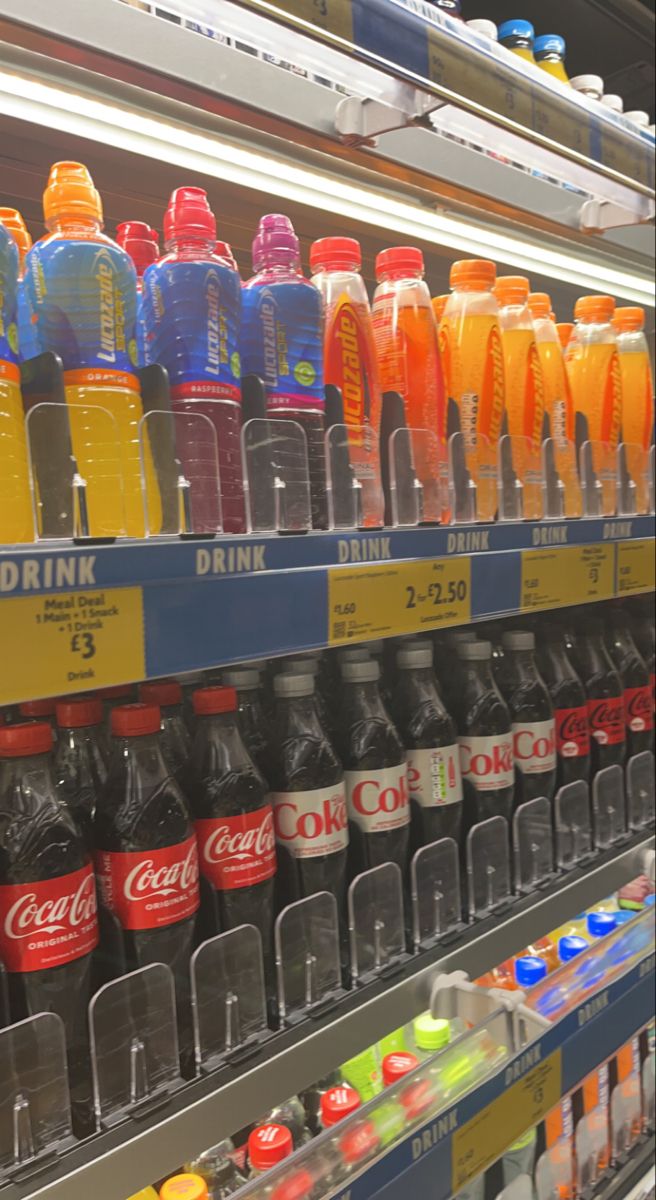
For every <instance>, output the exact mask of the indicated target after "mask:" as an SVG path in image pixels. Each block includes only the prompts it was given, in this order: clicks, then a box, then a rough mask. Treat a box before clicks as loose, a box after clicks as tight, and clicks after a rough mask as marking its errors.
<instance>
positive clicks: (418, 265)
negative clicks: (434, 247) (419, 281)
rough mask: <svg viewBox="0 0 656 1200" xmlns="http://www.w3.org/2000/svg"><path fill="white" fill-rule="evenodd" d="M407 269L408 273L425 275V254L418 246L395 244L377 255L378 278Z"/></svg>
mask: <svg viewBox="0 0 656 1200" xmlns="http://www.w3.org/2000/svg"><path fill="white" fill-rule="evenodd" d="M405 271H407V273H408V275H423V272H424V256H423V254H422V252H421V250H418V249H417V247H416V246H393V247H392V249H391V250H381V252H380V254H378V255H376V279H382V277H383V275H391V274H398V273H400V272H405Z"/></svg>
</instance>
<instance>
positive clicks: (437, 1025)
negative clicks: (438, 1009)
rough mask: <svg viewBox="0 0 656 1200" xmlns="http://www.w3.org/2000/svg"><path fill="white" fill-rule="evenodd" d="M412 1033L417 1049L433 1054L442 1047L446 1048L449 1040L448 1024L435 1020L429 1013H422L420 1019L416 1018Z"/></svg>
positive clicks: (442, 1020)
mask: <svg viewBox="0 0 656 1200" xmlns="http://www.w3.org/2000/svg"><path fill="white" fill-rule="evenodd" d="M413 1032H414V1035H415V1044H416V1045H417V1046H418V1048H419V1049H420V1050H428V1051H430V1052H431V1053H433V1054H434V1053H435V1052H436V1051H437V1050H441V1049H442V1047H443V1046H448V1044H449V1041H450V1038H451V1030H450V1028H449V1022H448V1021H445V1020H444V1019H438V1020H435V1018H434V1017H431V1015H430V1013H422V1015H421V1016H420V1017H417V1019H416V1021H415V1023H414V1026H413Z"/></svg>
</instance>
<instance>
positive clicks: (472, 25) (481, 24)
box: [467, 19, 499, 42]
mask: <svg viewBox="0 0 656 1200" xmlns="http://www.w3.org/2000/svg"><path fill="white" fill-rule="evenodd" d="M467 25H468V27H469V29H473V30H474V33H480V34H481V35H482V37H486V38H489V39H490V41H491V42H497V41H498V40H499V31H498V29H497V27H496V25H495V24H494V21H487V20H485V19H481V20H475V21H467Z"/></svg>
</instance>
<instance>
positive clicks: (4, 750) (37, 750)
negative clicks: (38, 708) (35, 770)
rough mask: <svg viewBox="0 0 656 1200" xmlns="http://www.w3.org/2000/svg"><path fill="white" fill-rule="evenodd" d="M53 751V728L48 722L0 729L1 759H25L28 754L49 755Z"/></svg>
mask: <svg viewBox="0 0 656 1200" xmlns="http://www.w3.org/2000/svg"><path fill="white" fill-rule="evenodd" d="M50 750H52V727H51V726H50V725H48V724H47V722H46V721H28V722H27V723H26V724H25V725H4V726H2V727H1V728H0V757H2V758H23V757H24V756H25V755H26V754H48V752H49V751H50Z"/></svg>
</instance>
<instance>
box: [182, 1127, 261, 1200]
mask: <svg viewBox="0 0 656 1200" xmlns="http://www.w3.org/2000/svg"><path fill="white" fill-rule="evenodd" d="M234 1153H235V1148H234V1145H233V1143H232V1142H231V1141H230V1139H229V1138H225V1139H224V1140H223V1141H222V1142H219V1143H218V1144H217V1145H216V1146H211V1147H210V1149H209V1150H206V1151H205V1152H204V1153H203V1154H200V1155H199V1156H198V1158H196V1159H194V1161H193V1162H191V1163H185V1170H186V1171H187V1172H188V1173H189V1174H190V1175H199V1176H200V1177H201V1179H204V1180H205V1183H206V1184H207V1187H208V1188H210V1189H211V1197H212V1200H228V1197H229V1196H233V1195H234V1194H235V1192H238V1191H239V1189H240V1188H242V1187H243V1186H244V1183H245V1182H246V1181H245V1179H244V1176H243V1175H242V1174H241V1171H240V1170H239V1169H238V1167H237V1165H236V1163H235V1161H234V1157H233V1156H234Z"/></svg>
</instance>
